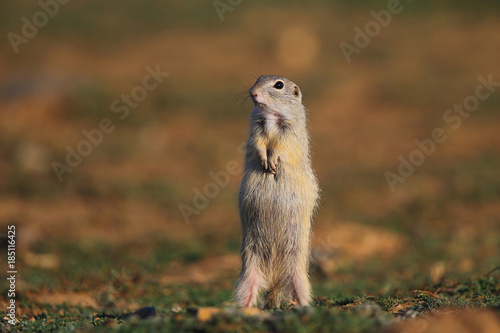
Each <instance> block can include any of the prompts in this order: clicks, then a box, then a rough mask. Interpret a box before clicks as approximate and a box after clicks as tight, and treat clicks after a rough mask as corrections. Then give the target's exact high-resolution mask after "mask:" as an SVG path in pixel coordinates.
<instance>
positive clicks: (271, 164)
mask: <svg viewBox="0 0 500 333" xmlns="http://www.w3.org/2000/svg"><path fill="white" fill-rule="evenodd" d="M279 162H280V157H279V155H276V154H275V155H272V156H271V157H270V158H269V160H268V163H267V164H268V168H267V170H268V171H269V172H270V173H272V174H275V173H276V172H277V171H278V163H279Z"/></svg>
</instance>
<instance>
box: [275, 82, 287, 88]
mask: <svg viewBox="0 0 500 333" xmlns="http://www.w3.org/2000/svg"><path fill="white" fill-rule="evenodd" d="M284 86H285V84H284V83H283V81H278V82H276V83H275V84H274V86H273V87H274V88H276V89H283V87H284Z"/></svg>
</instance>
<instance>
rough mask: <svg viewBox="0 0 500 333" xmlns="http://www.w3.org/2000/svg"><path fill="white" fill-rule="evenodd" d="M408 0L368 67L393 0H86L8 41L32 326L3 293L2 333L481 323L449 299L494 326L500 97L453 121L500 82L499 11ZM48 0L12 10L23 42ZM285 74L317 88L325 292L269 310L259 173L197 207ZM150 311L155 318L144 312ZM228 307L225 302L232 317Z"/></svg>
mask: <svg viewBox="0 0 500 333" xmlns="http://www.w3.org/2000/svg"><path fill="white" fill-rule="evenodd" d="M401 4H402V6H403V8H404V9H403V11H402V12H401V13H400V14H397V15H393V16H392V18H391V22H390V24H389V25H388V26H387V27H384V28H382V29H381V31H380V33H379V34H378V35H377V36H374V37H373V38H371V41H370V43H369V45H367V46H366V47H364V48H362V49H361V50H360V52H359V53H355V54H353V55H352V59H351V60H352V61H351V63H347V61H346V59H345V57H344V55H343V53H342V51H341V49H340V47H339V45H340V43H342V42H346V43H353V39H354V36H355V30H354V28H355V27H361V28H364V27H365V25H366V23H367V22H370V21H371V20H373V16H372V14H370V12H371V11H372V10H375V11H380V10H384V9H386V8H387V2H386V1H366V2H363V3H360V4H358V5H352V4H350V3H349V2H347V1H339V2H337V3H336V4H331V3H329V2H324V1H313V2H311V3H310V4H309V5H308V7H307V8H306V9H305V8H303V6H301V5H299V4H298V3H295V2H291V3H288V4H287V5H286V6H285V5H284V4H283V3H281V2H279V1H273V2H268V1H266V2H263V1H260V2H252V3H250V2H242V3H241V4H240V5H238V6H236V7H234V8H233V10H232V11H227V12H225V13H224V20H223V21H221V20H220V19H219V16H218V14H217V12H216V10H215V9H214V7H213V4H212V3H211V2H202V1H194V2H191V3H190V4H180V3H177V2H173V1H167V2H162V3H158V2H155V1H142V2H140V3H139V2H136V1H128V0H127V1H121V2H120V4H114V3H112V2H101V1H90V2H87V3H86V4H79V3H73V2H71V3H69V4H67V5H64V6H61V7H60V8H59V12H58V14H57V15H55V16H54V17H51V18H50V20H49V21H48V23H47V25H46V26H44V27H42V28H40V29H39V31H38V33H37V35H36V36H35V37H33V38H30V39H29V41H28V43H25V44H20V45H19V52H18V53H15V52H14V50H13V48H12V46H11V44H10V43H9V40H8V38H2V40H1V41H0V43H2V44H1V47H0V234H2V235H1V240H2V244H1V246H2V251H1V255H0V267H4V268H2V269H4V271H5V272H7V245H6V241H7V226H8V225H15V226H16V232H17V233H16V269H17V271H18V274H17V277H16V305H17V318H18V319H19V323H18V324H17V325H16V326H10V325H9V324H8V322H7V319H6V318H7V317H6V315H7V311H6V308H7V305H8V304H9V303H8V302H10V299H11V298H10V297H9V295H8V294H9V285H7V284H4V285H2V289H1V290H0V291H1V296H0V312H1V316H0V317H1V318H3V319H1V322H0V325H2V326H1V331H2V332H3V331H6V332H7V331H12V332H16V331H20V330H24V331H26V332H36V331H38V332H49V331H63V332H64V331H74V329H79V330H81V331H92V330H94V329H96V330H101V331H123V332H132V331H133V332H136V331H141V330H142V331H151V330H158V331H162V330H163V331H168V330H170V331H174V332H175V331H183V330H184V331H197V332H199V331H250V330H251V329H256V330H260V331H273V332H276V331H282V332H290V331H298V332H299V331H300V332H316V331H337V332H349V331H351V332H373V331H384V330H385V331H391V330H393V329H394V330H399V331H404V330H406V331H408V332H413V330H416V331H419V332H423V331H424V330H425V328H427V327H428V326H429V327H430V326H431V325H438V324H439V323H440V322H441V323H445V324H443V325H445V327H446V328H445V329H439V328H438V331H441V332H446V331H450V330H453V329H454V328H453V325H452V324H451V323H458V324H460V325H461V326H464V327H468V326H467V324H466V323H464V322H463V321H465V320H466V319H467V318H469V317H468V315H467V314H463V313H462V312H457V311H458V310H456V311H455V312H452V313H451V314H450V311H451V310H450V309H468V310H469V311H472V310H471V309H481V310H483V311H481V312H477V313H476V312H471V313H472V319H470V321H469V322H475V323H476V324H478V323H490V324H491V326H490V327H489V330H490V331H492V330H493V328H494V327H495V326H493V325H495V322H496V323H497V324H498V314H499V312H500V271H499V270H498V269H497V270H495V268H496V267H498V266H499V265H500V262H499V258H500V237H499V235H500V218H499V216H500V205H499V202H500V177H499V176H498V170H499V168H500V157H499V156H500V155H499V149H498V147H499V144H500V132H499V131H498V128H499V126H500V118H499V117H498V110H499V109H500V91H498V90H500V89H498V88H496V86H495V87H494V91H490V92H491V94H490V96H489V97H488V98H486V99H485V100H484V101H481V102H480V103H479V105H478V107H477V110H476V111H474V112H471V114H470V115H469V116H468V117H466V118H465V117H464V118H462V123H461V124H460V126H458V127H457V128H455V129H454V128H453V127H451V126H450V125H452V124H449V123H446V122H445V120H444V119H443V116H444V114H445V112H446V111H447V109H449V108H452V107H453V105H454V104H455V103H463V102H464V100H465V99H466V98H467V97H468V96H471V95H474V93H475V89H476V86H477V85H478V84H479V83H480V82H481V81H480V80H479V79H478V77H479V76H482V77H483V78H487V77H488V76H489V75H491V76H492V78H493V81H500V64H499V63H498V60H497V59H498V58H499V56H500V54H499V49H498V47H497V46H498V43H500V40H499V37H498V30H499V28H500V24H499V23H498V20H497V19H496V17H497V16H498V10H499V7H498V4H497V3H496V2H494V1H480V2H477V3H475V4H474V6H473V7H471V5H470V4H469V2H465V1H453V2H452V1H440V2H439V3H435V2H430V1H419V2H404V1H402V2H401ZM39 10H40V7H39V5H38V4H37V3H33V2H28V1H18V2H16V3H11V4H1V5H0V31H1V32H2V34H1V35H3V36H7V34H8V33H9V32H14V33H17V34H20V33H21V29H22V24H23V21H21V18H22V17H23V16H25V17H27V18H28V19H31V18H32V17H33V15H34V14H35V13H36V12H37V11H39ZM255 22H258V23H259V24H257V25H256V24H255ZM156 66H159V67H160V68H161V70H162V71H165V72H168V73H169V75H168V76H166V77H165V78H164V79H163V82H160V84H159V85H158V86H157V87H156V88H155V89H153V90H151V91H148V94H147V96H146V98H144V100H143V101H140V102H139V103H138V105H137V106H136V107H130V108H129V114H128V115H127V117H124V118H123V119H121V118H120V115H123V114H122V113H115V112H113V108H112V103H113V101H114V100H116V99H120V98H121V96H122V94H131V92H132V91H133V89H134V88H135V87H136V86H137V85H141V84H142V82H143V78H144V77H145V75H147V73H148V71H147V69H146V68H147V67H149V68H156ZM267 73H278V74H282V75H285V76H287V77H290V78H292V79H293V80H294V81H295V82H297V83H298V84H299V85H300V86H301V88H302V90H303V93H304V102H305V104H306V106H307V107H308V109H309V120H310V121H309V125H310V132H311V137H312V141H313V142H312V150H313V167H314V169H315V170H316V172H317V175H318V178H319V182H320V185H321V189H322V199H321V208H320V210H319V213H318V216H317V217H316V219H315V223H314V226H313V230H314V236H313V240H312V248H311V249H312V251H311V252H312V257H313V264H312V266H311V278H312V281H313V287H314V296H315V303H314V305H313V307H312V309H307V310H290V309H288V308H289V305H284V307H283V308H282V309H280V310H273V311H270V312H268V313H267V314H262V313H260V314H258V315H256V316H248V315H244V314H242V313H240V312H237V311H235V310H234V309H233V310H231V306H232V303H231V302H230V299H231V293H232V290H233V288H234V285H235V282H236V279H237V275H238V270H239V259H238V256H237V254H238V248H239V241H240V229H239V222H238V215H237V209H236V196H237V191H238V182H239V177H240V174H239V173H238V174H236V175H230V176H229V182H228V184H227V185H225V186H222V187H221V188H219V189H218V195H216V196H214V197H213V198H211V199H210V200H209V202H208V204H207V205H206V207H204V208H202V209H199V211H198V212H197V213H196V214H193V215H190V216H189V217H188V218H187V219H186V218H185V216H183V215H182V214H181V212H180V209H179V207H181V204H184V205H190V206H193V205H194V204H193V200H194V199H195V196H196V193H197V192H196V191H197V190H199V191H201V192H203V191H204V189H205V186H206V185H207V184H209V183H211V182H213V181H214V180H213V178H212V177H211V172H213V173H217V174H220V173H221V172H225V170H226V169H227V165H228V163H233V162H234V163H236V164H237V165H241V162H242V159H243V156H242V154H241V152H240V151H239V149H238V147H239V145H240V144H241V142H243V141H245V139H246V136H247V131H248V124H247V117H246V115H247V113H248V112H249V111H250V109H251V105H250V103H249V101H248V100H247V99H246V98H245V96H246V91H247V89H248V87H249V86H250V85H251V84H252V83H253V82H254V81H255V79H256V77H257V76H258V75H259V74H267ZM495 89H496V90H495ZM484 91H486V90H484ZM104 118H109V119H110V120H111V121H112V122H113V125H114V126H115V128H114V130H113V131H112V132H111V133H108V134H105V135H103V139H102V142H101V143H100V144H98V145H96V146H94V147H92V152H91V153H90V154H88V156H84V157H83V158H82V162H81V163H80V164H79V165H77V166H76V167H74V168H73V170H72V172H71V173H66V174H64V175H63V180H62V181H61V182H60V181H59V180H58V178H57V176H56V174H55V172H54V170H53V168H52V166H51V164H52V162H53V161H58V162H60V163H66V161H65V159H66V154H67V147H70V148H72V149H77V147H78V145H79V144H80V143H81V142H82V140H85V139H86V138H85V136H84V134H83V133H82V131H83V130H92V129H95V128H98V127H99V123H100V122H101V121H102V119H104ZM435 128H442V129H443V131H444V132H445V133H446V135H447V136H448V139H447V140H446V141H445V142H443V143H441V144H437V145H436V147H435V151H434V153H432V154H431V155H430V156H426V157H425V161H423V163H422V164H421V165H420V166H417V167H416V168H415V171H414V172H413V173H412V175H410V176H408V177H407V178H405V180H404V182H402V183H397V184H396V185H395V190H394V191H391V189H390V187H389V186H388V184H387V182H386V179H385V177H384V173H385V172H386V171H391V172H393V173H397V172H398V165H399V163H400V161H399V160H398V158H399V156H402V158H406V159H408V158H409V156H410V154H411V153H412V152H413V151H415V149H416V147H417V146H416V144H415V140H420V141H422V140H425V139H428V138H430V137H431V133H432V131H433V130H434V129H435ZM239 172H241V170H240V171H239ZM144 307H154V308H155V313H156V315H155V316H153V317H152V318H149V319H145V320H142V319H138V317H140V315H133V316H128V315H129V314H131V313H134V312H135V311H136V310H138V309H141V308H144ZM212 307H215V308H217V309H224V310H223V311H222V312H220V313H215V314H214V315H213V316H211V315H209V314H210V313H212V312H217V311H216V310H211V309H210V308H212ZM198 308H202V310H197V309H198ZM206 308H208V309H206ZM486 309H488V310H486ZM467 313H469V312H467ZM141 314H142V315H144V316H147V315H149V314H151V310H148V309H144V310H142V312H141ZM441 314H442V316H441ZM450 316H451V317H450ZM439 318H441V319H439ZM461 320H462V321H461ZM467 320H469V319H467ZM424 324H425V325H424ZM458 324H457V325H458ZM399 325H402V326H399ZM405 325H406V326H405ZM478 325H479V324H478ZM499 325H500V324H499ZM424 326H425V328H423V327H424ZM438 327H439V326H438ZM471 327H472V326H471ZM470 330H471V331H474V332H476V331H480V330H479V329H473V328H470ZM485 331H488V330H487V329H486V330H485ZM391 332H392V331H391Z"/></svg>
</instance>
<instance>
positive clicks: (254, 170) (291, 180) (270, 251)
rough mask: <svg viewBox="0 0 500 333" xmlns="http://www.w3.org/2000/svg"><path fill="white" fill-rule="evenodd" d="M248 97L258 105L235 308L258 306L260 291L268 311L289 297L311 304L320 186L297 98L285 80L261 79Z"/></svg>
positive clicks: (246, 176)
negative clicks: (313, 240) (312, 255)
mask: <svg viewBox="0 0 500 333" xmlns="http://www.w3.org/2000/svg"><path fill="white" fill-rule="evenodd" d="M250 98H251V99H252V101H253V103H254V105H255V107H254V109H253V111H252V113H251V115H250V120H251V125H250V137H249V139H248V142H247V145H246V154H245V170H244V173H243V178H242V181H241V187H240V193H239V210H240V219H241V226H242V231H243V238H242V244H241V261H242V267H241V273H240V278H239V280H238V284H237V287H236V290H235V292H234V297H235V299H236V301H237V303H238V305H239V306H242V307H250V306H255V305H256V304H257V299H258V296H259V292H260V291H261V290H262V289H264V290H266V295H265V300H264V305H263V306H264V307H265V308H275V307H279V306H280V302H281V300H282V299H284V298H288V297H291V298H292V299H293V300H294V301H295V302H296V304H297V305H299V306H305V305H308V304H309V303H310V302H311V285H310V283H309V278H308V274H307V268H308V261H309V242H310V234H311V220H312V216H313V213H314V210H315V208H316V205H317V201H318V197H319V188H318V183H317V180H316V176H315V175H314V172H313V170H312V168H311V161H310V156H309V136H308V133H307V124H306V109H305V107H304V105H302V93H301V91H300V89H299V87H298V86H297V85H296V84H295V83H293V82H292V81H290V80H288V79H286V78H283V77H279V76H271V75H265V76H261V77H259V78H258V79H257V82H256V83H255V85H254V86H253V87H252V88H251V89H250Z"/></svg>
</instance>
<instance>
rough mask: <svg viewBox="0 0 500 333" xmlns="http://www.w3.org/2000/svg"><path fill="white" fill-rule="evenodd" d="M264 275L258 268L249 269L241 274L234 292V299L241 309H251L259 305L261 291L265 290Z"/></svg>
mask: <svg viewBox="0 0 500 333" xmlns="http://www.w3.org/2000/svg"><path fill="white" fill-rule="evenodd" d="M263 287H264V286H263V278H262V274H261V273H260V272H259V270H258V269H257V268H254V267H247V269H246V270H245V272H241V276H240V279H239V280H238V284H237V285H236V290H235V291H234V298H235V300H236V303H237V304H238V306H240V307H244V308H249V307H253V306H256V305H257V299H258V296H259V291H260V290H261V289H262V288H263Z"/></svg>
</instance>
